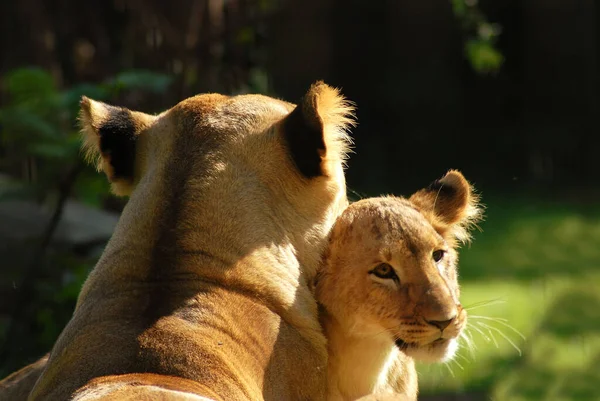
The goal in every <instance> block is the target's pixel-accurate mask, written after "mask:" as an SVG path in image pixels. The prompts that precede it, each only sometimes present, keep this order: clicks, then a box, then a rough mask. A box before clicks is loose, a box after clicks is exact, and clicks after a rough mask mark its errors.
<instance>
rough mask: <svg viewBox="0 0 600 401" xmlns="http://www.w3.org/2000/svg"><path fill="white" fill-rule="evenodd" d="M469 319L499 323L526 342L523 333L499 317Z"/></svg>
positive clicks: (474, 316)
mask: <svg viewBox="0 0 600 401" xmlns="http://www.w3.org/2000/svg"><path fill="white" fill-rule="evenodd" d="M469 317H470V318H475V319H485V320H491V321H493V322H496V323H499V324H501V325H503V326H504V327H507V328H509V329H511V330H512V331H513V332H515V333H516V334H517V335H518V336H519V337H521V338H522V339H523V340H526V338H525V335H523V333H521V332H520V331H519V330H517V329H516V328H515V327H514V326H512V325H510V324H508V320H507V319H504V318H501V317H488V316H477V315H469Z"/></svg>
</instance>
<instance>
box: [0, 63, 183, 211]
mask: <svg viewBox="0 0 600 401" xmlns="http://www.w3.org/2000/svg"><path fill="white" fill-rule="evenodd" d="M170 83H171V78H170V77H168V76H165V75H162V74H156V73H153V72H149V71H143V70H133V71H125V72H121V73H119V74H117V75H116V76H115V77H113V78H110V79H107V80H106V81H105V82H102V83H100V84H80V85H77V86H74V87H72V88H68V89H65V90H59V89H58V87H57V85H56V84H55V82H54V79H53V77H52V75H51V74H50V73H49V72H48V71H45V70H43V69H40V68H20V69H17V70H15V71H12V72H10V73H9V74H7V75H6V77H5V78H4V82H3V84H4V85H3V88H2V89H3V92H4V95H5V98H6V99H7V100H8V102H6V103H5V104H4V105H3V107H2V108H0V151H1V152H2V153H3V157H2V159H1V160H2V161H1V162H0V171H4V172H8V173H9V174H11V175H12V176H13V177H15V178H17V179H16V181H15V182H13V183H11V185H5V186H4V187H3V189H2V191H1V192H0V197H2V195H9V194H10V195H12V196H14V195H15V194H16V193H19V194H22V195H23V196H27V195H36V197H37V198H38V199H41V200H43V199H45V198H47V197H48V196H52V195H53V192H55V191H56V189H57V188H56V183H57V182H60V181H61V177H62V176H64V174H65V170H66V169H68V168H70V167H71V166H73V165H75V164H77V163H79V160H80V159H81V157H80V154H79V149H80V140H79V131H78V128H77V125H76V121H77V112H78V110H79V100H80V99H81V96H83V95H86V96H89V97H91V98H94V99H98V100H105V101H109V100H110V99H111V98H113V97H115V96H117V95H120V94H121V93H123V92H126V91H131V90H141V91H146V92H153V93H162V92H164V91H165V90H166V89H167V88H168V86H169V84H170ZM24 163H33V164H34V167H32V168H34V169H35V171H34V172H30V177H28V178H27V179H23V177H19V175H20V174H19V171H18V170H19V169H20V168H21V166H22V165H23V164H24ZM32 175H33V177H32ZM19 178H21V179H19ZM100 180H102V181H103V180H104V179H103V178H100V177H97V174H85V173H84V174H82V176H81V177H80V178H79V179H78V180H77V181H76V183H75V188H74V193H75V194H76V195H77V197H79V198H81V199H82V200H84V201H85V202H86V203H90V204H93V205H98V204H99V203H100V200H101V198H102V197H105V196H106V195H107V189H108V185H107V184H104V185H101V184H100Z"/></svg>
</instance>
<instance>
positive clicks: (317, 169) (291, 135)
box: [283, 81, 355, 178]
mask: <svg viewBox="0 0 600 401" xmlns="http://www.w3.org/2000/svg"><path fill="white" fill-rule="evenodd" d="M353 111H354V107H353V105H352V104H351V103H350V102H349V101H347V100H345V99H344V97H343V96H342V95H341V94H340V92H339V91H338V90H337V89H335V88H332V87H330V86H328V85H326V84H325V83H323V82H321V81H319V82H316V83H314V84H313V85H312V86H311V87H310V89H309V90H308V92H307V93H306V94H305V95H304V96H303V98H302V100H301V101H300V102H299V103H298V105H297V106H296V108H295V109H294V110H293V111H292V112H291V113H290V114H289V115H288V116H287V117H286V118H285V119H284V121H283V135H284V138H285V141H286V143H287V146H288V150H289V152H290V156H291V158H292V160H293V161H294V163H295V165H296V167H297V168H298V170H299V171H300V173H301V174H302V175H303V176H304V177H306V178H314V177H317V176H321V175H328V174H329V172H330V171H331V170H330V168H335V167H334V165H335V163H339V162H340V160H341V161H342V162H343V161H344V160H345V159H346V157H347V154H348V151H349V148H350V145H351V139H350V137H349V135H348V133H347V130H348V129H349V128H350V127H351V126H354V124H355V122H354V117H353Z"/></svg>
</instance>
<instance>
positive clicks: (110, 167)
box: [79, 96, 155, 196]
mask: <svg viewBox="0 0 600 401" xmlns="http://www.w3.org/2000/svg"><path fill="white" fill-rule="evenodd" d="M154 119H155V117H154V116H150V115H148V114H144V113H140V112H137V111H131V110H128V109H126V108H123V107H115V106H110V105H108V104H105V103H102V102H98V101H96V100H92V99H89V98H87V97H85V96H84V97H82V99H81V110H80V113H79V120H80V123H81V130H82V135H83V146H82V149H83V151H84V152H85V156H86V159H87V160H88V161H89V162H91V163H94V164H95V165H96V168H97V169H98V171H104V173H105V174H106V176H107V177H108V180H109V181H110V182H111V188H112V191H113V193H115V194H116V195H121V196H126V195H129V194H131V191H132V189H133V182H134V167H135V153H136V142H137V137H138V135H139V134H140V133H141V132H142V131H143V130H144V128H146V127H148V126H149V125H150V124H151V123H152V121H154Z"/></svg>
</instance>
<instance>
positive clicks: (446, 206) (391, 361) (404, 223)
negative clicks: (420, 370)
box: [316, 171, 481, 401]
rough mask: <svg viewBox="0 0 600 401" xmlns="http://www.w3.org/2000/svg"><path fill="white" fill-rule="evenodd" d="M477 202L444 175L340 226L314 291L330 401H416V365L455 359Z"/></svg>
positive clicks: (363, 204)
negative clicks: (463, 266)
mask: <svg viewBox="0 0 600 401" xmlns="http://www.w3.org/2000/svg"><path fill="white" fill-rule="evenodd" d="M477 200H478V199H477V197H476V196H475V195H474V193H473V191H472V189H471V187H470V185H469V183H468V182H467V180H465V178H464V177H463V175H462V174H461V173H459V172H458V171H450V172H448V173H447V174H446V175H445V176H444V177H443V178H441V179H440V180H436V181H435V182H433V183H432V184H431V185H430V186H429V187H427V188H425V189H422V190H420V191H418V192H417V193H415V194H413V195H412V196H411V197H410V198H408V199H405V198H398V197H391V196H390V197H381V198H371V199H365V200H361V201H358V202H356V203H354V204H352V205H351V206H349V207H348V208H347V209H346V210H345V211H344V213H343V214H342V215H341V216H340V217H339V218H338V220H337V222H336V224H335V225H334V227H333V229H332V232H331V236H330V242H329V249H328V251H327V252H326V255H325V256H324V262H323V266H322V271H321V272H320V273H319V276H318V278H317V281H316V296H317V300H318V301H319V303H320V308H321V323H322V325H323V328H324V331H325V334H326V336H327V338H328V342H329V344H328V347H329V366H328V381H329V383H328V386H329V394H328V400H329V401H332V400H336V401H337V400H356V399H358V398H360V397H363V396H367V395H369V394H381V395H382V397H384V399H397V400H416V397H417V390H418V386H417V374H416V371H415V367H414V360H421V361H429V362H433V361H444V360H448V359H450V358H452V356H453V355H454V353H455V352H456V349H457V348H458V345H457V340H458V337H459V336H460V334H461V332H462V330H463V328H464V327H465V325H466V322H467V312H466V311H465V310H464V309H463V308H462V306H461V305H460V302H459V287H458V282H457V271H456V263H457V250H456V248H457V247H458V244H459V242H463V243H464V242H466V241H468V239H469V234H468V229H469V228H470V227H471V226H472V225H473V224H474V223H475V222H476V221H477V220H478V219H479V218H480V215H481V209H480V208H479V207H478V202H477ZM394 394H395V396H394ZM390 397H391V398H390ZM367 398H368V399H371V400H373V399H379V398H378V397H376V396H375V397H374V398H373V396H371V397H367ZM367 398H365V399H367Z"/></svg>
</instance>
